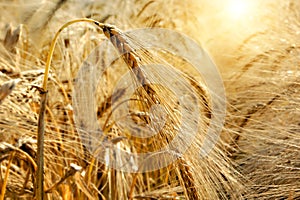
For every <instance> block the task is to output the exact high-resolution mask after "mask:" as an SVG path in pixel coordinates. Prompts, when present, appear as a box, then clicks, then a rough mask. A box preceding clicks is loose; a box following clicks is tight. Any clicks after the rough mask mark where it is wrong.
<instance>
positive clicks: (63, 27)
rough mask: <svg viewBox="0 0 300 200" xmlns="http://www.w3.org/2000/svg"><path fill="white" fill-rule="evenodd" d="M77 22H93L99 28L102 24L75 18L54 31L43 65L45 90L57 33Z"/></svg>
mask: <svg viewBox="0 0 300 200" xmlns="http://www.w3.org/2000/svg"><path fill="white" fill-rule="evenodd" d="M78 22H89V23H94V24H95V25H97V26H98V27H99V28H101V29H102V28H103V27H104V24H103V23H100V22H98V21H96V20H93V19H87V18H81V19H75V20H72V21H69V22H67V23H65V24H64V25H63V26H62V27H60V29H59V30H58V31H57V32H56V34H55V36H54V38H53V40H52V42H51V46H50V51H49V54H48V57H47V61H46V66H45V73H44V80H43V90H44V91H46V90H47V81H48V75H49V70H50V64H51V60H52V56H53V52H54V48H55V45H56V42H57V39H58V36H59V34H60V33H61V32H62V31H63V30H64V29H65V28H66V27H68V26H70V25H72V24H75V23H78Z"/></svg>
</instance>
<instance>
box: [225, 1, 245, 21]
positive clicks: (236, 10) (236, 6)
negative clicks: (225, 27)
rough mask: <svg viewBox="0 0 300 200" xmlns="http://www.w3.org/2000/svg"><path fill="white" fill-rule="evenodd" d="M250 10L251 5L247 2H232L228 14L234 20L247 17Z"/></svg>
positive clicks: (229, 4)
mask: <svg viewBox="0 0 300 200" xmlns="http://www.w3.org/2000/svg"><path fill="white" fill-rule="evenodd" d="M249 10H250V3H249V1H247V0H230V1H228V4H227V6H226V12H228V15H229V16H231V17H232V18H240V17H243V16H246V15H247V13H249Z"/></svg>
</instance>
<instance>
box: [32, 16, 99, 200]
mask: <svg viewBox="0 0 300 200" xmlns="http://www.w3.org/2000/svg"><path fill="white" fill-rule="evenodd" d="M78 22H89V23H94V24H96V25H97V26H98V27H99V28H102V29H103V27H104V24H102V23H99V22H97V21H95V20H93V19H85V18H83V19H76V20H72V21H69V22H67V23H65V24H64V25H63V26H62V27H61V28H60V29H59V30H58V31H57V32H56V34H55V36H54V38H53V40H52V42H51V46H50V50H49V53H48V57H47V61H46V66H45V73H44V79H43V85H42V88H41V104H40V112H39V120H38V137H37V138H38V144H37V145H38V148H37V155H38V156H37V165H38V169H37V182H36V185H35V193H36V197H37V199H44V184H43V182H44V178H43V177H44V176H43V174H44V158H43V157H44V132H45V110H46V102H47V82H48V76H49V70H50V64H51V60H52V57H53V53H54V48H55V45H56V43H57V39H58V36H59V35H60V33H61V32H62V31H63V30H64V29H65V28H67V27H68V26H70V25H72V24H75V23H78Z"/></svg>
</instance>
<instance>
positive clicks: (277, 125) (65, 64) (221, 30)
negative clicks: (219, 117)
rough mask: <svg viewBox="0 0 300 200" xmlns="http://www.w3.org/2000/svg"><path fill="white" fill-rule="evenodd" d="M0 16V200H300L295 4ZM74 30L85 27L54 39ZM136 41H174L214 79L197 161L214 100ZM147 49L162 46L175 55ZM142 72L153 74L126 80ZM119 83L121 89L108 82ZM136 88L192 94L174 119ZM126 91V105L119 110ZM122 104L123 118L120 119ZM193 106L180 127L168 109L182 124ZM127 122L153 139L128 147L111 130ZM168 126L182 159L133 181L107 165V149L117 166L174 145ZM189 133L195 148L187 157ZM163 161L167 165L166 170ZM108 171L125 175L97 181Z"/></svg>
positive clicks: (299, 33) (22, 4) (11, 0)
mask: <svg viewBox="0 0 300 200" xmlns="http://www.w3.org/2000/svg"><path fill="white" fill-rule="evenodd" d="M0 7H1V15H0V31H1V32H0V43H1V44H0V52H1V54H0V85H1V88H0V191H1V192H0V193H1V194H0V195H1V196H0V200H2V199H63V200H72V199H74V200H75V199H80V200H81V199H108V200H118V199H132V200H133V199H134V200H138V199H147V200H152V199H159V200H167V199H174V200H175V199H191V200H197V199H208V200H213V199H234V200H235V199H241V200H244V199H287V200H293V199H300V70H299V69H300V40H299V39H300V12H299V10H300V1H298V0H265V1H259V0H240V1H238V0H210V1H208V0H187V1H179V0H172V1H164V0H139V1H138V0H114V1H105V0H83V1H79V0H53V1H48V0H43V1H38V0H1V1H0ZM76 19H85V21H86V22H87V21H88V23H86V22H82V21H84V20H82V21H81V22H76V23H73V24H71V25H70V26H68V27H66V28H64V29H63V30H62V29H60V27H62V26H63V25H64V24H66V23H68V22H70V21H72V20H76ZM92 20H95V21H97V23H94V21H93V22H92V23H90V22H91V21H92ZM102 23H104V24H105V26H100V25H99V24H102ZM97 25H99V26H97ZM99 27H100V28H99ZM146 28H152V29H159V28H164V29H167V30H172V31H176V32H177V33H182V34H184V35H186V36H187V37H189V38H191V39H192V40H193V41H194V42H195V44H196V43H197V45H199V46H200V47H201V48H203V49H204V50H205V51H206V52H207V54H208V55H209V56H210V58H211V59H212V61H213V63H214V64H215V66H217V69H218V71H219V73H220V77H221V79H222V83H223V84H224V91H225V95H226V100H224V101H222V102H223V104H224V105H223V106H226V113H225V114H226V116H225V119H224V124H223V123H222V124H221V125H220V124H219V125H218V126H220V127H219V128H220V130H221V133H220V137H218V138H217V139H218V140H217V141H216V144H215V145H214V148H213V149H212V150H211V151H210V152H208V154H207V155H206V156H203V157H199V152H200V151H201V150H202V145H203V142H204V140H205V137H206V132H207V130H208V128H209V126H210V123H211V120H212V119H213V118H212V116H213V113H212V110H213V106H212V105H213V102H214V97H216V96H214V94H212V93H211V91H210V90H209V87H208V86H207V84H206V83H205V78H206V77H201V76H199V74H197V72H196V71H193V70H192V66H191V63H188V62H186V61H185V60H183V59H181V58H180V57H179V55H173V54H170V53H167V52H165V51H164V49H163V50H162V51H157V52H156V51H150V50H149V51H148V50H144V48H146V47H147V45H150V44H151V42H154V41H151V40H150V39H149V38H147V35H146V34H145V35H144V36H142V35H138V34H136V35H135V34H134V33H135V32H134V30H138V29H146ZM59 30H60V31H59ZM131 30H133V32H130V31H131ZM147 30H148V29H147ZM57 31H59V35H58V37H57V43H56V46H55V47H54V48H53V49H52V50H53V56H52V59H51V63H49V64H50V70H49V76H48V79H47V78H46V80H47V81H48V82H47V83H48V84H47V96H48V98H47V102H46V106H45V119H44V120H43V123H44V125H45V132H44V139H43V143H44V152H43V154H42V155H43V158H44V165H43V166H44V170H43V172H42V173H41V174H42V176H43V180H42V182H43V186H42V187H43V191H42V192H43V194H44V195H43V196H42V197H41V196H40V195H39V194H38V191H39V190H38V189H37V185H39V184H38V183H39V178H38V177H39V175H38V169H40V166H39V163H40V160H39V158H40V151H38V136H37V135H38V127H39V126H40V124H39V123H38V120H39V113H40V111H41V110H43V108H42V107H41V99H43V98H41V97H43V92H44V91H43V88H42V85H43V83H44V82H43V81H45V80H44V75H45V73H44V69H45V66H46V65H47V64H48V61H47V58H48V56H49V52H50V51H51V42H52V40H53V38H54V36H55V34H56V33H57ZM131 33H132V34H131ZM141 33H143V32H141ZM113 37H115V38H114V39H112V38H113ZM149 37H150V36H149ZM158 38H160V40H161V44H162V45H163V44H164V45H165V46H168V45H169V46H172V45H176V44H179V43H180V42H182V41H177V40H176V38H175V39H172V37H169V36H159V37H158ZM160 40H159V41H160ZM109 42H111V43H112V44H113V45H111V46H109V45H108V44H110V43H109ZM120 44H121V45H120ZM180 44H181V43H180ZM133 48H139V50H136V51H135V50H132V49H133ZM189 48H190V46H189V45H187V46H182V49H179V50H178V52H182V51H184V49H187V50H189ZM124 49H125V50H128V49H129V50H128V51H129V53H128V52H126V53H125V54H124V55H123V56H121V58H120V59H115V60H112V61H111V63H112V64H111V65H110V67H109V68H108V69H107V70H103V71H101V77H98V75H99V73H98V71H97V73H96V71H93V70H98V68H97V69H96V67H98V66H96V64H97V65H99V66H100V67H103V66H105V64H107V63H106V62H108V60H109V59H111V58H112V55H115V54H116V52H117V53H120V54H121V53H122V52H123V51H124ZM99 52H100V53H99ZM188 52H192V50H190V51H188ZM97 53H98V54H97ZM190 54H191V55H189V56H191V58H193V57H197V56H198V55H196V54H192V53H190ZM91 55H93V56H91ZM156 62H160V63H164V64H165V65H166V66H167V67H166V68H163V67H153V68H140V66H141V65H142V64H144V65H146V64H149V63H156ZM101 69H102V68H101ZM101 69H100V70H101ZM172 70H173V71H172ZM128 71H129V72H130V76H128V77H129V79H132V80H133V81H132V82H128V83H127V82H125V81H123V82H122V81H120V80H123V79H122V78H124V77H125V78H126V77H127V76H125V75H124V74H126V73H127V72H128ZM149 80H150V81H151V80H155V81H157V82H159V83H160V84H162V85H163V84H170V85H172V84H174V85H175V88H176V89H175V90H176V91H178V92H182V93H180V94H186V93H185V92H191V93H193V94H192V95H191V96H188V97H187V98H186V99H189V100H190V101H189V102H190V103H188V104H186V105H185V104H183V105H181V103H180V97H178V96H176V95H175V94H174V93H172V91H171V90H168V89H166V88H165V87H162V86H161V85H159V84H151V83H149V82H148V81H149ZM120 82H121V86H119V85H118V84H119V83H120ZM96 83H97V84H98V85H97V87H95V85H93V84H96ZM132 85H135V86H137V89H136V91H135V92H134V93H133V94H130V95H131V96H130V97H128V98H127V99H126V97H124V98H123V97H122V95H123V96H124V95H125V94H127V93H126V91H127V88H130V87H131V86H132ZM114 92H116V95H115V96H114V95H112V94H114ZM119 96H120V98H116V99H114V98H115V97H119ZM183 96H184V95H183ZM224 99H225V98H224ZM113 100H114V101H115V102H116V103H117V106H116V107H113V105H112V103H111V102H112V101H113ZM124 102H128V105H129V107H130V109H129V110H128V113H124V110H121V108H123V107H122V105H123V104H124ZM157 102H159V105H160V106H161V107H162V108H164V109H166V113H167V116H168V118H167V119H166V115H162V114H160V110H159V108H161V107H155V105H157ZM194 102H196V103H195V104H197V105H196V106H197V110H196V112H195V113H196V115H194V114H193V113H192V114H191V113H190V114H189V113H188V114H187V116H188V120H186V121H183V122H181V121H180V120H183V119H185V118H184V117H183V114H182V113H179V114H178V111H179V110H180V109H179V108H178V107H180V106H181V108H182V109H183V110H187V111H189V110H191V111H192V110H193V108H192V106H194V105H193V104H194ZM153 105H154V107H153ZM155 108H157V109H158V110H154V111H153V110H151V109H155ZM153 112H154V114H155V113H158V115H157V116H152V115H151V114H152V113H153ZM114 113H117V114H114ZM198 115H199V116H198ZM120 116H121V117H120ZM128 116H130V117H131V118H132V119H133V122H134V123H133V124H138V125H139V126H145V124H146V125H147V124H149V123H151V122H150V121H151V120H152V121H153V120H154V121H155V120H156V122H157V124H158V125H157V126H158V127H156V128H157V129H160V131H158V132H159V133H158V134H155V135H151V137H145V138H143V137H138V136H137V135H134V133H135V129H134V128H135V127H133V128H131V127H130V125H132V124H128V123H121V122H123V121H122V120H124V118H125V117H128ZM155 117H156V118H155ZM124 121H125V122H127V121H126V120H124ZM160 121H163V122H164V124H163V128H162V127H161V125H160V124H159V122H160ZM195 121H197V124H196V122H195ZM181 124H184V125H185V126H186V127H187V130H188V131H186V132H185V133H184V135H183V138H181V141H180V142H178V144H177V143H176V145H177V146H179V147H178V148H183V146H185V145H187V144H188V148H187V149H184V152H179V153H178V152H175V151H170V152H169V153H170V155H168V156H166V157H161V156H160V157H158V158H157V160H156V161H157V163H162V165H161V167H159V168H156V169H153V170H144V171H142V172H141V171H139V170H140V169H142V168H143V169H148V168H147V164H145V166H143V162H142V164H140V163H137V162H136V160H134V158H132V157H128V159H129V160H128V159H127V158H124V157H122V156H120V155H119V154H117V153H116V151H114V152H113V153H110V152H112V149H113V148H115V147H118V148H120V149H123V150H126V151H127V152H130V153H145V152H152V151H155V150H157V149H160V148H162V147H164V146H166V145H168V144H169V143H170V141H172V140H173V139H175V138H176V137H177V136H178V132H177V130H178V127H179V125H181ZM195 124H196V125H197V129H196V130H197V132H196V133H197V135H196V136H195V137H194V138H193V141H192V142H191V143H189V141H188V140H189V137H190V135H191V133H190V132H193V130H195V129H194V128H193V127H194V126H195ZM100 126H101V128H103V134H102V135H101V137H100V136H99V135H97V134H99V130H98V129H99V127H100ZM161 128H162V129H161ZM155 130H156V129H155ZM138 133H139V132H138ZM149 134H152V132H150V133H149ZM107 141H109V143H108V142H107ZM103 142H106V143H105V144H109V145H108V146H105V145H102V146H101V144H104V143H103ZM152 156H153V154H152ZM154 156H156V155H154ZM170 156H171V157H172V156H173V157H175V158H176V159H174V160H172V162H167V160H168V159H169V158H170ZM99 157H100V158H103V159H102V160H99V159H97V158H99ZM173 157H172V158H173ZM114 159H115V160H117V161H119V162H121V161H122V163H125V164H126V163H127V164H126V165H128V166H130V169H135V170H136V171H126V170H120V169H116V168H113V167H110V166H109V165H110V163H113V162H114V161H113V160H114ZM126 159H127V160H126ZM147 159H148V157H147V158H146V160H147ZM149 159H151V157H150V158H149ZM125 160H126V161H125ZM145 163H147V162H146V161H145ZM125 164H124V165H125ZM148 164H153V163H148ZM159 166H160V165H159ZM121 167H123V166H121ZM123 169H124V168H123ZM126 169H129V168H126ZM149 169H150V168H149Z"/></svg>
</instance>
